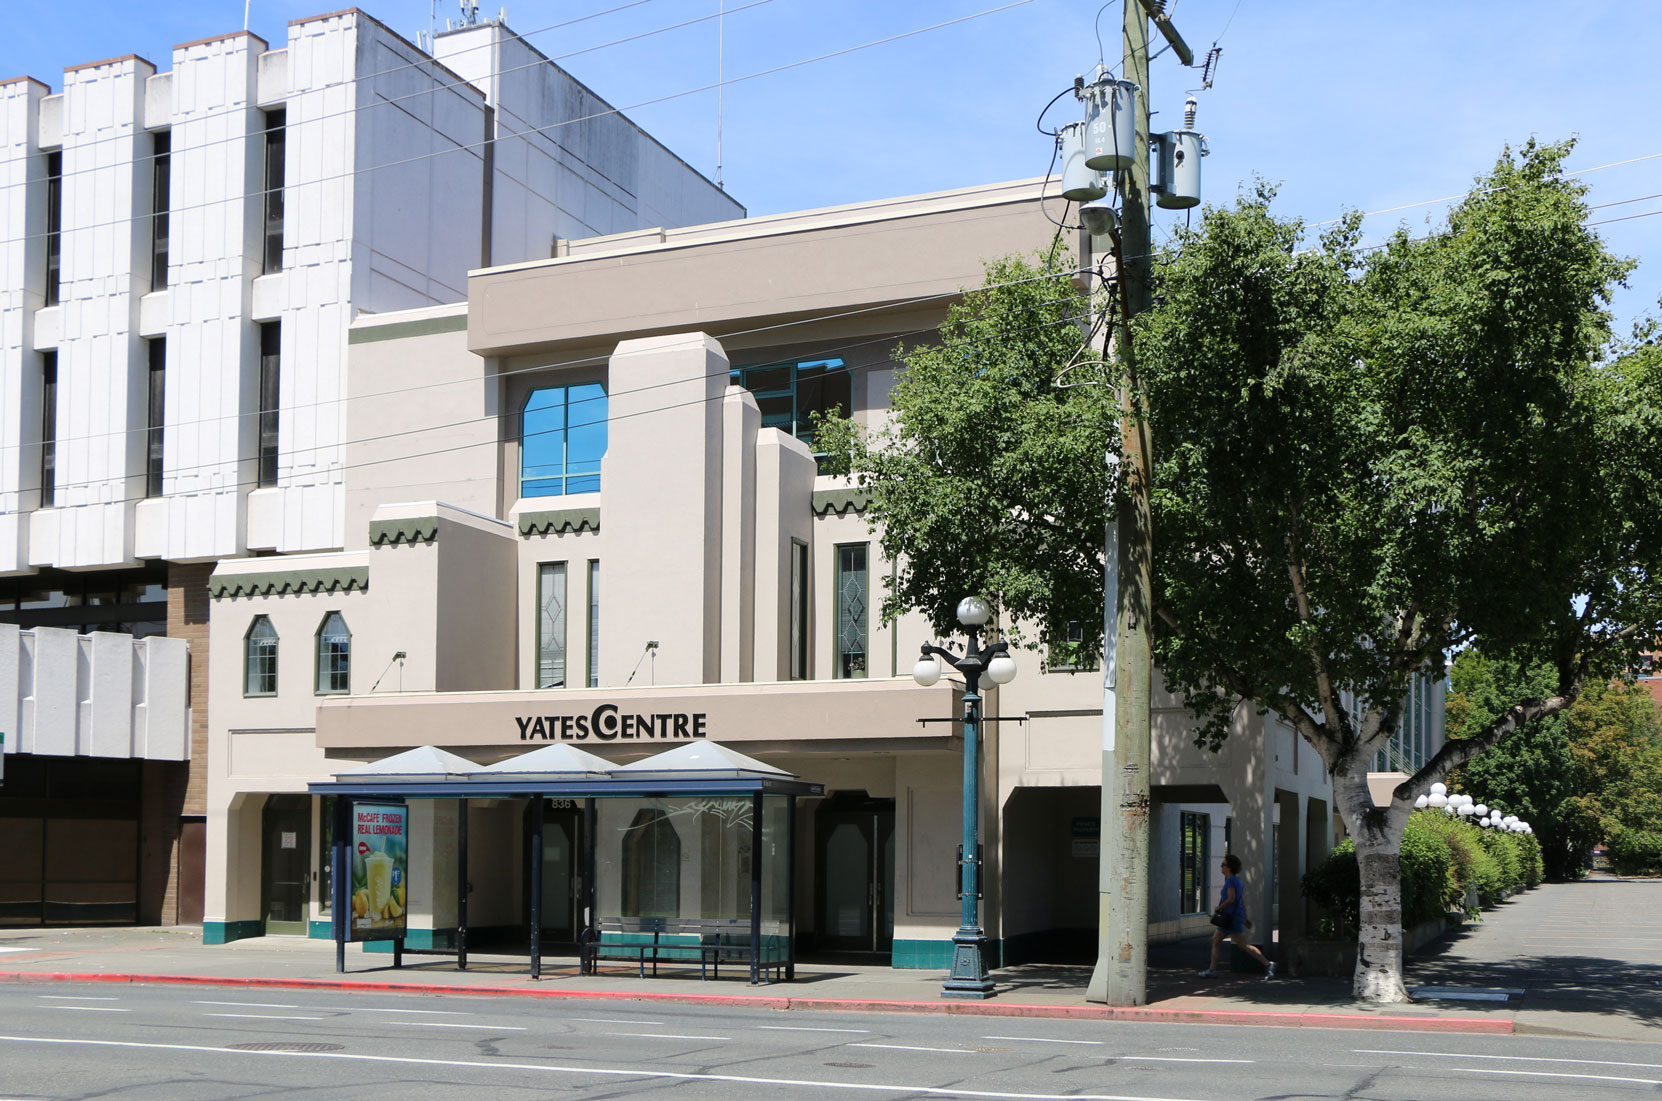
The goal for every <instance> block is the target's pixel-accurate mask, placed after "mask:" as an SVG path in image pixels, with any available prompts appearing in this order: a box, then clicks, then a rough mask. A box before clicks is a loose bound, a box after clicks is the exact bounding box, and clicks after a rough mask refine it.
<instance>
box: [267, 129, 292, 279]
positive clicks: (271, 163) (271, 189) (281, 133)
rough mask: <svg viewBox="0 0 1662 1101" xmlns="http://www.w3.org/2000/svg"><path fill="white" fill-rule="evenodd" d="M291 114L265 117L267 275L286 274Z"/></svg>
mask: <svg viewBox="0 0 1662 1101" xmlns="http://www.w3.org/2000/svg"><path fill="white" fill-rule="evenodd" d="M287 123H288V112H286V111H267V112H266V113H265V204H264V205H265V264H264V267H263V269H262V270H264V271H265V272H267V273H270V272H274V271H282V270H283V160H284V155H285V151H286V150H285V146H286V138H287V131H286V126H287Z"/></svg>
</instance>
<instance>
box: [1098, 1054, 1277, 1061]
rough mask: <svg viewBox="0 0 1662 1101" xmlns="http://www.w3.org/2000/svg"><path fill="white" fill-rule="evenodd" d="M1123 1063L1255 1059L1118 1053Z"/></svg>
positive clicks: (1118, 1057)
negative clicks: (1186, 1057)
mask: <svg viewBox="0 0 1662 1101" xmlns="http://www.w3.org/2000/svg"><path fill="white" fill-rule="evenodd" d="M1115 1058H1117V1059H1118V1060H1119V1061H1120V1062H1122V1063H1252V1062H1255V1061H1256V1060H1253V1059H1180V1058H1178V1057H1177V1056H1175V1055H1117V1056H1115Z"/></svg>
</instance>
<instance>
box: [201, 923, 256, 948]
mask: <svg viewBox="0 0 1662 1101" xmlns="http://www.w3.org/2000/svg"><path fill="white" fill-rule="evenodd" d="M264 935H265V924H264V923H263V922H261V921H260V920H259V919H257V918H256V919H255V920H253V921H204V922H203V923H202V943H203V944H230V943H231V942H232V941H234V940H246V939H247V938H249V937H259V936H264Z"/></svg>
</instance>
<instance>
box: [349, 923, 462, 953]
mask: <svg viewBox="0 0 1662 1101" xmlns="http://www.w3.org/2000/svg"><path fill="white" fill-rule="evenodd" d="M363 943H364V951H365V952H385V953H387V954H388V955H389V956H390V955H391V954H392V941H390V940H366V941H364V942H363ZM404 947H405V948H410V949H416V948H421V949H429V950H431V949H437V950H438V951H441V952H454V951H455V950H456V930H454V929H411V930H409V931H408V932H407V933H406V934H405V935H404Z"/></svg>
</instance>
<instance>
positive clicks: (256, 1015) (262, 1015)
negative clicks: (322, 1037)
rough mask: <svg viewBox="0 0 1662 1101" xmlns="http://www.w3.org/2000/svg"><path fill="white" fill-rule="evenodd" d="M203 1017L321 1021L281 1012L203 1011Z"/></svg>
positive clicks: (320, 1018)
mask: <svg viewBox="0 0 1662 1101" xmlns="http://www.w3.org/2000/svg"><path fill="white" fill-rule="evenodd" d="M202 1016H204V1017H246V1018H249V1019H251V1020H255V1021H321V1020H323V1019H324V1018H322V1017H288V1016H284V1015H283V1014H281V1013H204V1014H202Z"/></svg>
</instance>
